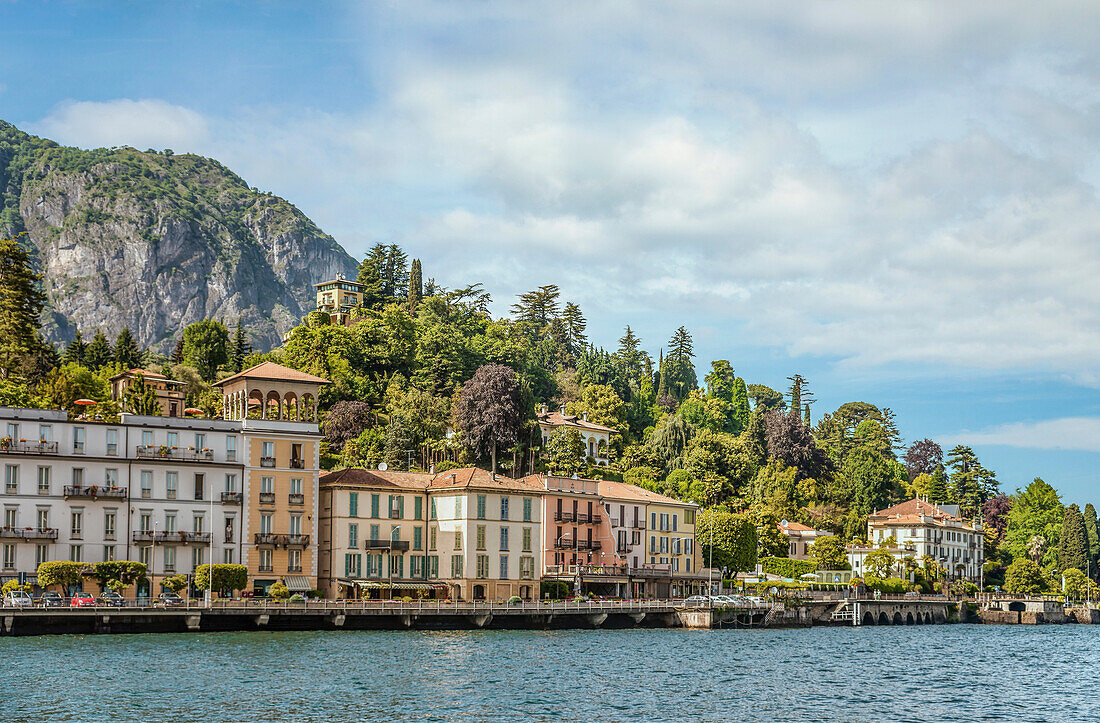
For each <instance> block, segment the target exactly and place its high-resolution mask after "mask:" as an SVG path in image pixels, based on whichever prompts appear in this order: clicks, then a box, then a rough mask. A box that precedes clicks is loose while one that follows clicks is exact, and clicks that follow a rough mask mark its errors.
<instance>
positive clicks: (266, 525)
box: [260, 513, 271, 535]
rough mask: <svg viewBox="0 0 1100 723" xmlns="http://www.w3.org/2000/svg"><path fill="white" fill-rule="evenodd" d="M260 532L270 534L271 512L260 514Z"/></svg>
mask: <svg viewBox="0 0 1100 723" xmlns="http://www.w3.org/2000/svg"><path fill="white" fill-rule="evenodd" d="M260 534H261V535H270V534H271V513H267V514H263V515H260Z"/></svg>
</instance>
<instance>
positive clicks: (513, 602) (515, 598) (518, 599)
mask: <svg viewBox="0 0 1100 723" xmlns="http://www.w3.org/2000/svg"><path fill="white" fill-rule="evenodd" d="M522 602H523V598H521V597H520V596H519V595H513V596H512V597H510V598H508V604H509V605H519V604H520V603H522Z"/></svg>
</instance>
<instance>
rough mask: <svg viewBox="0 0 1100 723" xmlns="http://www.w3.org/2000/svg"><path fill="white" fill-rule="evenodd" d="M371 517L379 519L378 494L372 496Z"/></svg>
mask: <svg viewBox="0 0 1100 723" xmlns="http://www.w3.org/2000/svg"><path fill="white" fill-rule="evenodd" d="M370 516H371V517H374V518H375V519H377V518H378V495H376V494H372V495H371V496H370Z"/></svg>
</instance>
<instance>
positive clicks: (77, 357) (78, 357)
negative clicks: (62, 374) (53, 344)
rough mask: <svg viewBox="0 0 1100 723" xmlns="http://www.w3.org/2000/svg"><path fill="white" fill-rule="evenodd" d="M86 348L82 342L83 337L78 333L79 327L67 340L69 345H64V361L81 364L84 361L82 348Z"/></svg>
mask: <svg viewBox="0 0 1100 723" xmlns="http://www.w3.org/2000/svg"><path fill="white" fill-rule="evenodd" d="M87 348H88V345H87V344H85V343H84V337H82V336H81V335H80V329H77V330H76V336H75V337H73V340H72V341H71V342H69V345H68V346H67V347H65V357H64V359H65V363H66V364H83V363H84V350H85V349H87Z"/></svg>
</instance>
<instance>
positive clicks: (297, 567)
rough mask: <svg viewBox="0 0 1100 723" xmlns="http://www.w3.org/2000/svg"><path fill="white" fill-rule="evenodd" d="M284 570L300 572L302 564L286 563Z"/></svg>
mask: <svg viewBox="0 0 1100 723" xmlns="http://www.w3.org/2000/svg"><path fill="white" fill-rule="evenodd" d="M286 571H287V572H301V571H302V566H301V565H287V566H286Z"/></svg>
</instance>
